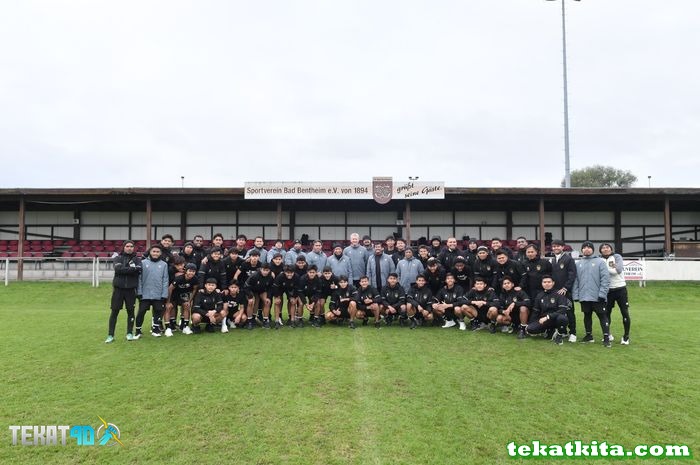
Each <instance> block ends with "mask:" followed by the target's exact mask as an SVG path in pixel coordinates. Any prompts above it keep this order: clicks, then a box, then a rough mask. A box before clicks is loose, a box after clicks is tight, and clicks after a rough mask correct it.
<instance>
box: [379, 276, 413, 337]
mask: <svg viewBox="0 0 700 465" xmlns="http://www.w3.org/2000/svg"><path fill="white" fill-rule="evenodd" d="M379 295H380V297H381V299H382V303H381V309H380V311H381V312H382V313H383V314H384V322H385V323H386V325H387V326H391V323H392V322H393V321H394V318H396V317H398V318H399V323H400V324H401V326H403V325H404V324H405V323H406V319H407V315H406V291H405V290H404V288H403V287H402V286H401V284H399V275H398V274H396V273H389V276H388V277H387V278H386V285H385V286H384V287H383V288H382V291H381V293H380V294H379Z"/></svg>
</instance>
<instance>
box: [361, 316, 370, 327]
mask: <svg viewBox="0 0 700 465" xmlns="http://www.w3.org/2000/svg"><path fill="white" fill-rule="evenodd" d="M367 323H369V318H364V319H363V320H362V326H367Z"/></svg>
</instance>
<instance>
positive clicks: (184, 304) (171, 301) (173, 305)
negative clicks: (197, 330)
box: [165, 263, 199, 336]
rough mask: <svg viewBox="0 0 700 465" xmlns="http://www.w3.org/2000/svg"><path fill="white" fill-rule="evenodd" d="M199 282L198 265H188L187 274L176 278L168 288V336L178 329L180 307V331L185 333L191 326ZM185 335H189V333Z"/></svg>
mask: <svg viewBox="0 0 700 465" xmlns="http://www.w3.org/2000/svg"><path fill="white" fill-rule="evenodd" d="M198 286H199V281H198V279H197V265H195V264H194V263H188V264H187V265H186V266H185V272H184V273H182V274H178V275H177V276H175V279H173V281H172V282H171V283H170V286H169V287H168V301H167V303H166V304H165V317H166V320H167V321H168V327H169V329H170V331H169V332H166V336H169V335H172V332H173V331H174V330H175V329H176V328H177V324H176V320H177V308H178V307H180V308H181V309H182V310H181V311H180V331H183V330H184V329H185V328H187V327H188V326H189V324H190V315H191V313H192V300H193V299H194V293H195V292H197V288H198ZM185 334H189V331H187V332H186V333H185Z"/></svg>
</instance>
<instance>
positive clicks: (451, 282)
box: [433, 273, 466, 330]
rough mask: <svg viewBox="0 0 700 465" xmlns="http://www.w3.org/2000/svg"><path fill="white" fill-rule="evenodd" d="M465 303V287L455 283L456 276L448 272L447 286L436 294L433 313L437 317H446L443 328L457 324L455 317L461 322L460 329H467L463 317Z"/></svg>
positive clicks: (446, 277)
mask: <svg viewBox="0 0 700 465" xmlns="http://www.w3.org/2000/svg"><path fill="white" fill-rule="evenodd" d="M463 304H464V289H462V288H461V287H459V286H457V285H455V277H454V276H453V275H452V273H447V275H446V276H445V286H443V287H442V289H440V290H439V291H438V292H437V294H435V303H433V313H434V314H435V316H436V317H438V318H442V317H443V316H444V318H445V324H444V325H442V327H443V328H451V327H453V326H455V325H456V324H457V323H455V319H456V320H457V322H458V323H459V329H461V330H465V329H466V326H465V325H464V320H463V318H462V315H463V314H462V305H463Z"/></svg>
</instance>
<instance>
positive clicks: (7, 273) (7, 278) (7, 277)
mask: <svg viewBox="0 0 700 465" xmlns="http://www.w3.org/2000/svg"><path fill="white" fill-rule="evenodd" d="M8 284H10V259H9V258H6V259H5V286H7V285H8Z"/></svg>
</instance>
